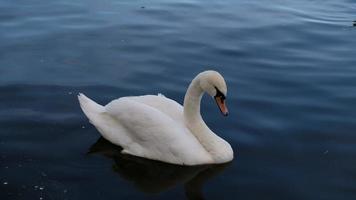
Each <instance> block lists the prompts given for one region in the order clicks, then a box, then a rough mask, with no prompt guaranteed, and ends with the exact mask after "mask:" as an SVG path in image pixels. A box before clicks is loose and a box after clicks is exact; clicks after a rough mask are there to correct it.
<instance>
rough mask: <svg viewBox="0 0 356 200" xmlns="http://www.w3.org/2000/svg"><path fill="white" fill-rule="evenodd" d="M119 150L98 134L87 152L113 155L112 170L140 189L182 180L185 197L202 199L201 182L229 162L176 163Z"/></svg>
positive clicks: (164, 186) (152, 190)
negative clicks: (185, 164) (197, 164)
mask: <svg viewBox="0 0 356 200" xmlns="http://www.w3.org/2000/svg"><path fill="white" fill-rule="evenodd" d="M121 150H122V149H121V148H120V147H118V146H116V145H114V144H112V143H110V142H109V141H107V140H106V139H104V138H103V137H101V138H99V139H98V141H96V143H94V144H93V145H92V146H91V147H90V149H89V154H94V153H95V154H101V155H103V156H105V157H108V158H110V159H113V160H114V165H113V170H114V171H115V172H116V173H118V174H119V175H120V176H121V177H122V178H124V179H126V180H128V181H130V182H133V183H134V185H135V186H136V187H137V188H138V189H139V190H141V191H143V192H146V193H159V192H163V191H165V190H168V189H170V188H172V187H174V186H176V185H178V184H183V185H184V189H185V193H186V196H187V198H188V199H204V197H203V193H202V186H203V184H204V183H205V182H206V181H207V180H208V179H210V178H211V177H214V176H216V175H217V174H218V173H220V172H222V171H223V170H224V169H225V168H226V167H227V166H228V165H229V164H230V163H226V164H220V165H200V166H178V165H172V164H167V163H163V162H159V161H153V160H148V159H144V158H139V157H135V156H131V155H126V154H122V153H120V152H121Z"/></svg>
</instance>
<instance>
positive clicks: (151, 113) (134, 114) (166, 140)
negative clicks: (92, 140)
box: [103, 96, 212, 165]
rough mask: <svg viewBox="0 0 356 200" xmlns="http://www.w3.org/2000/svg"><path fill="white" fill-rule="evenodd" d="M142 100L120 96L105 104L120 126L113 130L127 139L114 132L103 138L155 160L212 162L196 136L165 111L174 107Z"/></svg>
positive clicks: (169, 111)
mask: <svg viewBox="0 0 356 200" xmlns="http://www.w3.org/2000/svg"><path fill="white" fill-rule="evenodd" d="M156 97H157V96H156ZM147 98H150V97H147ZM147 98H144V99H145V100H147ZM161 98H162V97H161ZM142 100H143V99H140V98H136V99H135V97H123V98H120V99H117V100H114V101H112V102H110V103H109V104H108V105H106V107H105V110H106V113H107V114H108V115H109V116H110V117H111V119H112V120H115V121H116V124H118V125H120V126H121V127H122V128H121V129H120V132H116V133H115V134H118V135H120V134H125V138H130V140H129V141H127V140H126V143H123V142H122V141H120V140H117V139H115V137H116V138H118V137H119V136H115V135H112V136H109V137H114V138H107V137H106V139H108V140H109V141H113V140H114V141H117V143H118V144H119V145H120V146H122V147H123V148H124V150H123V152H124V153H128V154H131V155H136V156H141V157H145V158H150V159H154V160H161V161H165V162H169V163H174V164H186V165H195V164H201V163H210V162H212V159H211V156H210V155H209V154H208V153H207V152H206V150H205V149H204V148H203V146H202V145H201V144H200V143H199V141H198V140H197V139H196V137H195V136H194V135H192V134H191V133H190V131H189V130H188V129H187V128H186V127H184V126H183V125H182V123H180V122H177V121H175V119H174V118H172V117H170V116H169V115H168V114H166V113H167V112H168V113H171V114H172V113H174V112H175V110H173V109H169V110H166V112H163V111H161V110H159V109H156V108H155V107H153V106H150V105H148V104H151V105H153V104H155V103H154V102H153V101H151V100H149V101H145V103H142V102H141V101H142ZM167 105H168V104H161V105H159V107H160V108H161V109H163V108H164V106H167ZM177 112H178V111H177ZM181 114H182V113H181ZM103 136H104V137H105V135H104V134H103ZM192 152H194V153H192Z"/></svg>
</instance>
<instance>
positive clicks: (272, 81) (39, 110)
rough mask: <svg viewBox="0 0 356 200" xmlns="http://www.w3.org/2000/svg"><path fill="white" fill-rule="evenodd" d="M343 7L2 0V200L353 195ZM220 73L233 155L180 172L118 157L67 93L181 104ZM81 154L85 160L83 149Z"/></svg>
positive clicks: (354, 120)
mask: <svg viewBox="0 0 356 200" xmlns="http://www.w3.org/2000/svg"><path fill="white" fill-rule="evenodd" d="M355 10H356V3H355V1H352V0H340V1H331V0H326V1H325V0H324V1H321V0H314V1H307V0H302V1H292V0H283V1H282V0H275V1H268V0H261V1H257V0H252V1H247V0H239V1H233V0H225V1H210V0H207V1H202V0H185V1H163V0H154V1H146V0H134V1H132V0H130V1H128V0H126V1H124V0H122V1H112V0H101V1H99V0H88V1H79V0H71V1H69V0H63V1H43V0H42V1H40V0H26V1H24V0H11V1H10V0H2V1H1V2H0V199H2V200H5V199H11V200H12V199H26V200H27V199H144V198H145V199H184V198H190V199H201V198H206V199H313V200H314V199H322V200H329V199H330V200H331V199H355V198H356V190H355V189H356V160H355V157H356V142H355V141H356V134H355V133H356V132H355V130H356V106H355V105H356V104H355V103H356V68H355V67H356V56H355V55H356V37H355V35H356V29H355V27H353V25H352V21H353V20H356V13H355ZM206 69H215V70H218V71H219V72H221V73H222V74H223V75H224V77H225V79H226V81H227V83H228V97H227V100H228V106H229V110H230V116H229V117H227V118H224V117H222V116H221V115H220V113H219V110H218V108H216V105H215V104H214V102H213V101H212V100H211V99H210V98H208V97H204V99H203V105H202V114H203V117H204V119H205V120H206V122H207V124H208V125H209V126H210V127H211V129H212V130H214V131H215V132H216V133H218V134H219V135H220V136H221V137H223V138H225V139H226V140H227V141H228V142H229V143H230V144H231V145H232V147H233V149H234V151H235V155H236V157H235V159H234V160H233V162H232V163H230V164H227V165H223V166H204V167H193V168H182V167H177V166H170V165H164V164H161V163H156V162H149V161H146V160H141V159H132V158H130V157H123V156H120V154H119V153H118V152H119V150H120V149H118V148H116V147H113V146H112V145H110V144H109V143H108V142H106V141H104V140H103V139H100V137H99V134H98V132H97V131H96V129H95V128H94V127H93V126H91V125H90V124H89V123H88V121H87V119H86V118H85V117H84V115H83V113H82V112H81V110H80V108H79V105H78V102H77V99H76V94H77V93H78V92H83V93H85V94H86V95H88V96H89V97H92V98H93V99H95V100H96V101H97V102H99V103H102V104H105V103H108V102H109V101H110V100H111V99H114V98H118V97H120V96H127V95H141V94H156V93H158V92H161V93H163V94H165V95H166V96H168V97H170V98H172V99H175V100H177V101H178V102H180V103H182V101H183V96H184V94H185V90H186V88H187V86H188V84H189V81H190V80H191V79H192V78H193V77H194V76H195V75H196V74H197V73H199V72H201V71H203V70H206ZM88 152H90V153H88Z"/></svg>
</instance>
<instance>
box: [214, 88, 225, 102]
mask: <svg viewBox="0 0 356 200" xmlns="http://www.w3.org/2000/svg"><path fill="white" fill-rule="evenodd" d="M215 89H216V95H215V97H220V98H221V99H222V100H225V99H226V97H225V95H224V94H223V93H222V92H221V91H220V90H219V89H218V88H217V87H215Z"/></svg>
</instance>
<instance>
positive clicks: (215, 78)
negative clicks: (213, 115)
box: [198, 71, 229, 116]
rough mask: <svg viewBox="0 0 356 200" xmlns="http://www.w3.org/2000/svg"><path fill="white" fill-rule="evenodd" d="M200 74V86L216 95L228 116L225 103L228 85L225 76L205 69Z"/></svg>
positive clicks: (217, 101)
mask: <svg viewBox="0 0 356 200" xmlns="http://www.w3.org/2000/svg"><path fill="white" fill-rule="evenodd" d="M198 76H199V79H200V87H201V88H202V89H203V90H204V91H205V92H206V93H208V94H209V95H210V96H212V97H214V99H215V101H216V104H217V105H218V107H219V109H220V111H221V113H222V114H223V115H224V116H227V115H228V114H229V111H228V109H227V107H226V103H225V99H226V94H227V87H226V83H225V80H224V78H223V77H222V76H221V74H219V73H218V72H216V71H205V72H202V73H200V74H199V75H198Z"/></svg>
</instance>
